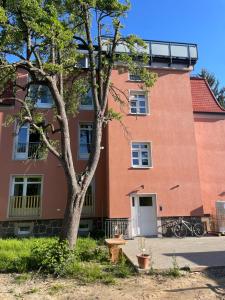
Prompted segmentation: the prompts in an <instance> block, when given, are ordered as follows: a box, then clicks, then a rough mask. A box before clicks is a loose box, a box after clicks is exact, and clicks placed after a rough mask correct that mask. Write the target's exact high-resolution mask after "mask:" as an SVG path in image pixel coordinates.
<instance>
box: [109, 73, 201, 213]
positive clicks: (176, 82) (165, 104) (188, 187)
mask: <svg viewBox="0 0 225 300" xmlns="http://www.w3.org/2000/svg"><path fill="white" fill-rule="evenodd" d="M157 73H158V74H159V78H158V80H157V82H156V84H155V86H154V87H153V88H152V89H151V91H150V93H149V106H150V115H147V116H132V115H129V114H128V113H127V112H128V105H125V106H124V107H123V109H122V111H125V113H124V116H123V119H122V122H123V124H124V126H125V128H126V130H124V128H123V127H122V126H121V124H120V123H119V122H118V121H112V122H111V123H110V124H109V126H108V135H107V143H108V144H107V151H108V153H107V159H108V186H109V191H108V197H109V209H108V215H109V217H112V218H113V217H117V218H118V217H120V218H123V217H130V214H131V212H130V210H131V203H130V195H131V194H132V193H149V194H150V193H155V194H156V195H157V215H158V216H182V215H183V216H189V215H201V214H202V212H203V209H202V202H201V192H200V182H199V173H198V161H197V150H196V142H195V133H194V120H193V112H192V96H191V88H190V78H189V74H188V72H183V71H173V70H168V71H166V70H164V71H162V70H161V71H160V70H158V71H157ZM112 82H113V83H114V84H115V86H116V87H117V88H121V89H123V90H124V89H127V90H129V89H134V90H140V88H139V87H138V84H137V83H135V82H130V81H128V74H127V72H121V71H118V70H114V71H113V74H112ZM125 101H126V100H125ZM109 106H110V107H113V109H114V110H116V111H121V109H120V107H119V105H118V104H116V103H115V102H114V101H113V100H112V99H110V104H109ZM127 132H128V133H127ZM131 141H140V142H143V141H147V142H148V141H149V142H151V143H152V161H153V168H149V169H133V168H132V167H131ZM142 185H144V188H142V187H141V186H142Z"/></svg>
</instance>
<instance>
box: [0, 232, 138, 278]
mask: <svg viewBox="0 0 225 300" xmlns="http://www.w3.org/2000/svg"><path fill="white" fill-rule="evenodd" d="M37 270H38V271H41V272H45V273H51V274H55V275H57V276H64V277H73V278H76V279H77V280H79V281H82V282H95V281H101V282H104V283H113V282H114V281H115V278H118V277H127V276H130V275H131V274H132V273H133V270H132V268H131V267H130V266H129V265H128V264H127V263H126V261H125V260H124V259H122V260H121V261H120V262H119V263H118V264H116V265H112V264H111V263H110V262H109V256H108V250H107V249H106V247H105V246H103V245H98V242H97V241H95V240H94V239H91V238H78V240H77V245H76V248H75V249H74V250H73V251H72V252H71V251H69V250H68V247H67V244H65V243H63V244H60V243H59V242H58V239H57V238H26V239H0V272H17V273H23V272H29V271H34V272H35V271H37Z"/></svg>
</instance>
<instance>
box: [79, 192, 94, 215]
mask: <svg viewBox="0 0 225 300" xmlns="http://www.w3.org/2000/svg"><path fill="white" fill-rule="evenodd" d="M93 215H94V201H93V196H92V194H86V196H85V200H84V206H83V210H82V217H84V216H85V217H91V216H93Z"/></svg>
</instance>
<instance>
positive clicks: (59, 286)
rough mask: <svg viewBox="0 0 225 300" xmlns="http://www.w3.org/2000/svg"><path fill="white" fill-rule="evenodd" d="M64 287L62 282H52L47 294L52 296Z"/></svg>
mask: <svg viewBox="0 0 225 300" xmlns="http://www.w3.org/2000/svg"><path fill="white" fill-rule="evenodd" d="M64 288H65V287H64V286H63V285H62V284H59V283H57V284H54V285H52V286H51V287H50V288H49V290H48V294H49V295H50V296H53V295H55V294H57V293H59V292H60V291H62V290H63V289H64Z"/></svg>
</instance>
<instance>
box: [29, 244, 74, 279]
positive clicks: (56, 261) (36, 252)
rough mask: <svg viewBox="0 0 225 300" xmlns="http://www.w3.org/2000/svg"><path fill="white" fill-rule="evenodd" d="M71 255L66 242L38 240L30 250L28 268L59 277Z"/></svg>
mask: <svg viewBox="0 0 225 300" xmlns="http://www.w3.org/2000/svg"><path fill="white" fill-rule="evenodd" d="M71 254H72V253H71V251H70V250H69V247H68V243H67V242H66V241H63V242H62V241H59V240H58V239H49V240H39V241H37V242H36V243H35V244H34V246H33V247H32V248H31V256H30V259H31V260H30V262H31V265H30V267H31V268H32V269H41V270H42V271H44V272H46V273H53V274H56V275H59V274H60V273H61V272H62V268H63V266H64V265H65V264H66V262H67V261H68V259H69V258H70V256H71Z"/></svg>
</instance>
